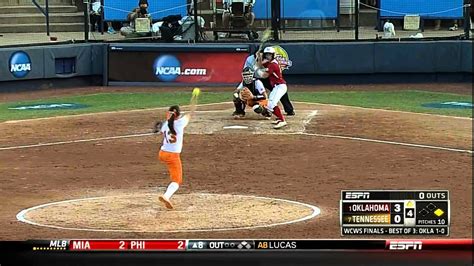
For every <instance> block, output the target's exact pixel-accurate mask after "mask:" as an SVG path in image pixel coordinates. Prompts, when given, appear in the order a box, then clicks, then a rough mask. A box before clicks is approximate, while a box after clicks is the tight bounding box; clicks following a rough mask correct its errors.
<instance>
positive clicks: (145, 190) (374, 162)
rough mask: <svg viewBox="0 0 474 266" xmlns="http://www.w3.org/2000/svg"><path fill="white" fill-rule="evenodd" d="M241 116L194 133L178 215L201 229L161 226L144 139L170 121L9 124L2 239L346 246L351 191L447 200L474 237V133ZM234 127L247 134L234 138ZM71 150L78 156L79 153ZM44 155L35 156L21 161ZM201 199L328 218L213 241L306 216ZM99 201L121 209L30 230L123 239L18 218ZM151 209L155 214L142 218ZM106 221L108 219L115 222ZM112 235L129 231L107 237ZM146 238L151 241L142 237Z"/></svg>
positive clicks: (214, 119)
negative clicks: (281, 241) (302, 241)
mask: <svg viewBox="0 0 474 266" xmlns="http://www.w3.org/2000/svg"><path fill="white" fill-rule="evenodd" d="M231 108H232V105H231V104H229V103H226V104H215V105H207V106H203V107H200V108H199V109H198V110H199V111H200V112H199V113H198V114H197V116H196V119H195V120H194V121H193V123H191V124H190V127H189V129H188V131H187V133H189V134H188V135H187V136H186V139H185V149H184V151H183V154H182V159H183V163H184V165H183V166H184V185H183V186H182V189H180V190H179V192H178V194H179V197H177V203H178V206H180V208H181V210H189V208H190V207H192V206H194V207H193V212H195V213H198V217H199V218H198V219H197V220H199V221H195V222H193V221H192V219H190V218H189V217H190V216H186V215H187V214H186V212H183V213H180V214H172V215H169V214H166V215H169V216H166V217H161V218H157V219H156V220H154V219H153V217H156V215H157V214H160V213H161V209H160V208H161V206H160V205H159V204H158V203H157V202H154V200H153V195H155V194H156V195H158V192H159V191H161V190H162V187H163V186H164V185H166V184H167V183H168V177H167V173H166V169H165V167H164V166H162V165H160V164H159V163H158V162H157V160H156V158H155V157H156V153H157V150H158V148H159V144H158V140H159V138H158V137H156V136H153V135H149V134H146V133H147V132H149V128H150V126H151V125H152V123H153V121H154V120H155V119H156V117H163V116H164V113H163V111H162V110H160V109H157V110H141V111H131V112H117V113H106V114H94V115H80V116H72V117H62V118H61V117H59V118H51V119H38V120H27V121H20V122H16V123H8V122H7V123H0V132H2V134H1V135H0V161H1V162H2V163H1V164H0V183H1V184H2V186H1V188H0V192H1V193H0V200H1V201H2V202H3V204H2V209H1V210H0V227H1V228H2V230H1V231H0V239H2V240H6V239H48V238H118V237H137V238H138V237H144V238H145V237H149V238H339V237H340V229H339V209H338V208H339V199H340V191H341V190H343V189H447V190H449V191H450V195H451V237H465V238H469V237H471V232H472V225H471V221H472V217H471V211H472V195H471V191H472V179H471V178H472V153H469V152H468V150H471V148H472V120H471V119H458V118H450V117H443V116H437V115H422V114H411V113H403V112H390V111H380V110H370V109H361V108H353V107H342V106H331V105H321V104H297V105H296V110H297V114H298V115H297V116H296V117H291V118H289V123H290V125H291V126H290V127H288V128H286V129H284V130H282V131H274V130H272V129H271V128H270V125H269V123H268V121H266V120H261V119H259V118H258V117H256V116H250V117H249V118H248V119H246V120H237V121H236V120H233V119H232V118H231V117H230V113H231ZM236 125H237V126H240V127H241V128H239V129H224V127H226V126H236ZM144 133H145V134H144ZM117 136H118V137H117ZM108 137H115V138H108ZM354 137H358V138H359V139H355V138H354ZM97 138H106V139H103V140H97ZM94 139H96V140H94ZM73 140H81V142H76V143H69V142H71V141H73ZM371 140H378V141H381V142H372V141H371ZM384 141H386V142H384ZM388 141H395V142H396V143H392V142H388ZM57 142H59V143H57ZM38 143H39V144H40V145H38V146H37V147H20V146H22V145H29V144H38ZM41 143H42V144H41ZM411 144H416V145H421V146H410V145H411ZM423 145H429V147H425V146H423ZM1 148H11V149H8V150H7V149H3V150H2V149H1ZM442 148H447V149H448V150H446V149H445V150H443V149H442ZM449 149H452V150H449ZM200 193H201V194H203V193H212V194H219V195H223V196H222V197H223V198H225V199H228V198H229V197H231V196H229V195H233V194H237V195H246V196H250V197H254V196H260V197H269V198H273V199H277V201H278V199H284V200H291V201H294V202H297V203H302V204H309V205H310V206H316V207H318V208H319V209H320V210H321V213H320V214H319V215H317V216H314V217H312V218H311V219H307V220H301V221H298V222H294V223H287V224H282V225H277V226H272V227H258V228H249V229H245V230H226V231H212V229H213V228H215V229H218V228H224V227H235V226H236V223H238V224H239V225H238V226H244V227H245V226H252V225H255V224H258V225H261V224H272V223H279V222H285V221H292V220H297V219H299V218H302V217H305V216H307V215H308V210H307V209H305V208H303V209H298V208H297V209H292V208H293V207H292V206H293V205H291V204H289V205H287V204H283V205H282V206H278V207H276V208H275V209H271V208H270V207H271V205H272V204H274V203H271V202H272V201H270V203H269V202H252V201H251V200H250V199H244V198H241V199H238V200H237V201H235V199H234V201H232V202H229V201H226V200H223V198H219V199H214V200H209V199H207V200H206V199H202V198H200V197H201V196H199V195H201V194H200ZM188 194H189V196H187V195H188ZM123 195H128V196H126V197H125V196H123ZM144 195H152V196H149V197H148V196H144ZM97 197H121V200H119V201H114V200H111V202H110V203H107V202H95V203H94V202H89V203H88V205H87V207H84V206H82V207H77V206H76V207H74V208H73V207H63V209H62V208H59V207H58V206H56V208H53V209H50V210H49V211H48V212H45V213H41V214H38V213H36V214H35V213H30V216H28V217H29V218H30V219H36V220H37V221H41V222H43V223H45V222H51V221H53V222H54V224H63V225H67V226H65V227H74V226H75V227H77V228H79V227H81V228H84V227H90V226H91V225H92V226H100V228H104V227H108V228H109V229H113V228H122V229H125V230H124V231H120V232H113V231H103V232H101V231H88V230H81V231H78V230H65V229H57V228H47V227H43V226H35V225H31V224H26V223H22V222H19V221H18V220H17V218H16V215H17V214H18V213H19V212H20V211H21V210H24V209H27V208H30V207H34V206H38V205H41V204H47V203H52V202H59V201H66V200H73V199H84V198H97ZM108 199H109V200H110V198H108ZM108 204H110V207H109V208H108ZM155 204H156V205H155ZM222 204H223V205H222ZM98 206H102V207H101V208H99V207H98ZM114 206H116V209H114ZM269 206H270V207H269ZM147 208H148V210H150V208H151V209H152V210H154V211H155V212H156V213H153V214H152V215H146V213H142V212H141V211H140V210H145V209H147ZM196 209H202V210H203V212H199V211H196ZM44 210H47V209H43V211H44ZM246 210H248V211H251V213H253V214H255V213H259V212H261V214H263V215H262V216H261V218H258V217H256V218H255V219H252V215H248V213H247V214H246V215H242V220H243V222H241V221H240V220H239V219H238V218H239V213H240V214H242V213H245V212H246ZM107 211H108V212H112V213H111V214H110V216H109V215H107ZM264 211H267V212H264ZM144 212H145V211H144ZM152 212H153V211H152ZM271 213H273V214H275V213H276V214H275V215H274V216H272V215H271ZM141 214H142V215H143V217H142V216H140V215H141ZM183 215H184V216H183ZM286 216H288V217H286ZM228 217H232V219H228ZM121 218H122V220H121ZM257 218H258V219H257ZM160 219H161V220H164V221H166V222H165V223H163V222H160ZM183 219H184V220H186V219H187V220H186V221H185V222H183ZM202 220H205V221H207V224H206V225H203V224H202V223H201V222H202ZM111 221H112V222H113V221H122V223H114V224H112V225H111V224H107V223H108V222H109V223H110V222H111ZM124 221H125V222H124ZM219 221H227V222H228V224H227V225H226V224H224V223H221V222H219ZM200 223H201V224H200ZM158 224H160V226H163V228H166V230H168V231H173V229H174V230H175V231H180V230H184V231H185V230H186V229H187V228H188V229H189V228H201V229H205V230H209V231H203V232H174V233H169V232H162V231H163V230H156V228H158V227H159V226H158ZM144 225H146V226H147V228H154V229H155V230H148V229H147V230H141V231H143V232H132V231H136V230H132V229H133V228H142V227H143V226H144ZM127 228H128V229H130V230H129V231H130V232H127V230H126V229H127ZM86 229H87V228H86ZM166 230H165V231H166ZM139 231H140V230H139Z"/></svg>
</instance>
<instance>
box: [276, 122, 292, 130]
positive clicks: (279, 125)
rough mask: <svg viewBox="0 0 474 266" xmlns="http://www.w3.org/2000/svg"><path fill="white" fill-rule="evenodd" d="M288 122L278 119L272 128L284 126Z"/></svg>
mask: <svg viewBox="0 0 474 266" xmlns="http://www.w3.org/2000/svg"><path fill="white" fill-rule="evenodd" d="M287 125H288V123H286V121H278V123H277V124H276V125H274V126H273V128H274V129H280V128H282V127H286V126H287Z"/></svg>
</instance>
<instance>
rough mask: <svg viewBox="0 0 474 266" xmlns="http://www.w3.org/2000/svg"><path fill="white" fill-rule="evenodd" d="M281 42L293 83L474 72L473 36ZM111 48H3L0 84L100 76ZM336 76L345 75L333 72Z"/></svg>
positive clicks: (80, 46)
mask: <svg viewBox="0 0 474 266" xmlns="http://www.w3.org/2000/svg"><path fill="white" fill-rule="evenodd" d="M149 45H152V46H154V47H162V48H163V49H168V50H169V49H170V47H172V46H173V44H149ZM200 45H201V44H194V45H189V46H190V47H189V48H190V49H193V48H198V47H199V46H200ZM239 45H242V44H239ZM206 46H209V44H206ZM281 46H282V47H283V48H285V49H286V50H287V52H288V54H289V55H290V59H291V60H292V61H293V66H292V67H291V68H290V69H289V70H288V71H287V72H285V73H286V76H287V77H288V79H289V80H291V82H292V83H306V82H308V83H311V82H316V83H318V82H319V83H332V82H334V83H337V82H341V80H345V82H348V83H350V82H352V81H354V82H356V79H359V81H360V79H362V80H364V79H365V81H366V82H369V83H371V82H377V80H376V79H377V78H376V77H386V78H387V79H390V78H389V77H392V79H394V78H393V77H394V76H396V75H405V76H410V75H415V76H419V77H422V78H421V79H423V77H425V78H426V77H429V78H430V79H431V78H433V77H434V76H440V75H442V74H447V75H458V76H459V75H461V76H464V81H467V80H466V77H467V78H468V79H470V78H471V77H472V53H473V46H472V42H471V41H409V42H347V43H340V42H338V43H312V42H311V43H310V42H308V43H289V44H281ZM216 47H219V45H216ZM107 48H108V44H67V45H47V46H33V47H24V48H2V49H0V81H1V82H0V90H2V88H6V87H7V86H6V84H11V82H12V81H13V82H14V81H20V80H42V79H48V80H51V79H53V80H67V79H71V78H77V77H96V78H98V77H99V78H98V80H101V78H102V77H103V76H104V73H106V70H107V69H106V68H107V66H106V55H107ZM18 51H24V52H26V53H27V54H28V55H29V56H30V60H31V71H30V72H29V73H28V75H27V76H25V77H23V78H17V77H15V76H14V75H12V73H11V72H10V66H9V60H10V57H11V56H12V54H13V53H15V52H18ZM72 57H75V58H76V66H75V68H76V69H75V73H73V74H56V71H55V69H56V65H55V64H56V59H58V58H72ZM394 74H395V75H394ZM335 76H337V77H346V79H344V78H342V79H340V78H334V77H335ZM347 77H349V78H347ZM356 77H358V78H356ZM361 77H362V78H361ZM364 77H365V78H364ZM5 81H6V82H5ZM395 81H400V80H399V79H395ZM408 81H409V80H403V82H408ZM426 81H430V80H426Z"/></svg>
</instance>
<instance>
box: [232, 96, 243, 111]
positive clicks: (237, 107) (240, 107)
mask: <svg viewBox="0 0 474 266" xmlns="http://www.w3.org/2000/svg"><path fill="white" fill-rule="evenodd" d="M234 106H235V112H234V115H240V114H242V115H243V114H245V103H244V102H243V101H242V100H241V99H240V98H238V97H237V98H236V97H234Z"/></svg>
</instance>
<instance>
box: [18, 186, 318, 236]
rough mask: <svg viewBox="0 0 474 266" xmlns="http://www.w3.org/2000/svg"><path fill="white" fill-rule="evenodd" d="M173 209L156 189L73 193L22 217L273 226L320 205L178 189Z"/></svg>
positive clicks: (199, 227)
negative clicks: (79, 196)
mask: <svg viewBox="0 0 474 266" xmlns="http://www.w3.org/2000/svg"><path fill="white" fill-rule="evenodd" d="M173 203H174V205H175V209H174V210H167V209H165V208H164V207H163V206H162V205H161V204H160V203H159V202H158V194H157V193H142V194H128V195H112V196H103V197H93V198H83V199H72V200H66V201H59V202H52V203H47V204H43V205H38V206H35V207H32V208H28V209H25V210H22V211H21V212H19V213H18V214H17V216H16V218H17V219H18V220H19V221H21V222H24V223H28V224H32V225H36V226H42V227H48V228H56V229H67V230H79V231H100V232H150V233H151V232H154V233H159V232H198V231H226V230H241V229H254V228H262V227H271V226H277V225H285V224H292V223H297V222H302V221H305V220H309V219H312V218H314V217H316V216H317V215H319V214H320V209H319V208H318V207H316V206H313V205H309V204H306V203H300V202H296V201H290V200H284V199H277V198H268V197H257V196H246V195H231V194H207V193H193V194H178V195H175V196H174V197H173Z"/></svg>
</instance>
